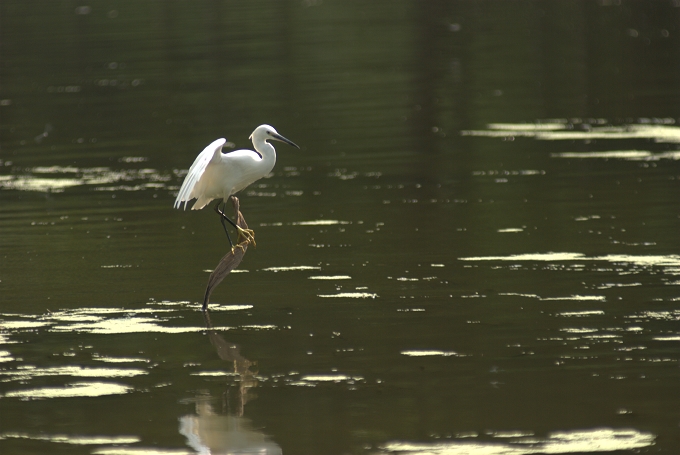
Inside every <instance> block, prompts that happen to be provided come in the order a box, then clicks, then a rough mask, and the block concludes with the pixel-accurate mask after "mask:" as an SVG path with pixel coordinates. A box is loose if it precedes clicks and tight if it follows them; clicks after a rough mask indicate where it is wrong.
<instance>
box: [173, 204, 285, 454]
mask: <svg viewBox="0 0 680 455" xmlns="http://www.w3.org/2000/svg"><path fill="white" fill-rule="evenodd" d="M231 201H232V203H233V205H234V211H235V214H236V217H235V218H236V220H237V224H238V225H239V227H241V228H243V229H244V230H245V229H248V225H247V224H246V222H245V219H244V218H243V214H242V213H241V212H240V211H239V201H238V199H237V198H235V197H233V196H232V198H231ZM250 241H251V240H250V239H249V238H247V237H243V236H241V235H239V243H238V244H237V245H236V247H234V248H232V250H231V251H230V252H228V253H227V254H226V255H225V256H224V257H223V258H222V260H221V261H220V263H219V264H218V265H217V267H215V270H214V271H213V273H212V274H211V275H210V278H209V280H208V286H207V288H206V291H205V297H204V301H203V317H204V318H205V324H206V328H207V334H208V339H209V340H210V344H212V345H213V347H214V348H215V350H216V351H217V355H218V356H219V358H220V359H222V360H224V361H226V362H230V363H232V364H233V368H234V375H228V376H226V377H227V378H228V379H229V380H230V382H231V380H234V381H235V382H236V383H237V384H238V392H237V393H235V394H234V393H233V392H234V390H233V389H234V387H228V388H227V390H226V391H224V392H223V393H222V394H221V397H219V398H216V397H213V396H212V395H211V394H210V392H209V391H203V392H201V393H199V394H198V396H196V398H195V403H196V414H191V415H186V416H183V417H180V419H179V420H180V426H179V431H180V433H181V434H183V435H184V436H185V437H186V438H187V444H188V445H189V446H190V447H192V448H193V449H194V450H196V451H197V452H198V453H202V454H204V453H205V454H208V453H210V454H250V453H257V454H262V455H280V454H281V453H282V451H281V447H279V445H278V444H276V443H275V442H273V441H271V440H270V439H269V438H268V437H267V436H266V435H265V434H264V433H263V432H261V431H258V430H257V429H255V428H254V426H253V424H252V423H251V421H250V419H247V418H245V417H244V413H245V405H246V403H248V401H249V400H251V399H253V398H255V396H254V394H253V393H252V392H251V389H253V388H255V387H257V384H258V380H257V378H256V377H255V375H256V374H257V371H253V370H251V368H252V367H254V366H255V362H253V361H251V360H248V359H246V358H245V357H243V356H242V355H241V348H240V346H239V345H237V344H235V343H231V342H229V341H226V340H225V339H224V338H223V337H222V335H221V334H219V333H218V332H217V331H215V330H213V325H212V321H211V320H210V313H209V312H208V303H209V300H210V294H211V292H212V290H213V289H214V288H215V286H217V285H218V284H219V283H220V282H221V281H222V279H223V278H224V277H225V276H227V275H228V274H229V273H230V272H231V271H232V270H233V269H234V268H236V266H238V264H240V262H241V260H242V259H243V256H244V255H245V252H246V250H247V248H248V244H249V243H250ZM232 378H233V379H232ZM234 395H236V396H234ZM216 404H218V405H219V406H220V409H219V410H216V409H215V408H216Z"/></svg>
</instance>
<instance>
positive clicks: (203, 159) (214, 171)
mask: <svg viewBox="0 0 680 455" xmlns="http://www.w3.org/2000/svg"><path fill="white" fill-rule="evenodd" d="M249 139H251V140H252V141H253V146H254V147H255V150H256V151H252V150H235V151H233V152H228V153H223V152H222V147H223V146H224V144H225V143H226V142H227V140H226V139H224V138H222V139H217V140H216V141H214V142H213V143H212V144H210V145H209V146H207V147H206V148H205V149H204V150H203V151H202V152H201V153H200V154H199V155H198V157H196V160H195V161H194V164H192V165H191V167H190V168H189V172H188V173H187V175H186V177H184V183H182V187H181V188H180V190H179V193H178V194H177V199H175V204H174V207H175V208H176V209H179V208H182V203H184V209H185V210H186V208H187V203H188V202H189V201H190V200H192V199H196V202H194V205H193V206H192V207H191V210H200V209H202V208H203V207H205V206H206V205H208V204H209V203H210V201H212V200H213V199H218V202H217V204H216V205H215V211H216V212H217V213H218V214H219V215H220V217H221V222H222V226H223V227H224V232H226V233H227V239H229V244H230V245H231V247H232V249H233V247H234V244H233V243H232V242H231V238H230V237H229V232H227V226H226V225H225V224H224V220H227V221H229V223H231V225H232V226H234V227H235V228H236V230H237V231H238V232H239V234H241V235H243V236H244V237H245V238H246V239H248V240H251V241H253V244H254V243H255V242H254V240H255V239H254V237H253V231H252V230H250V229H248V230H244V229H241V228H240V227H239V226H237V225H236V223H234V222H233V221H232V220H231V219H230V218H229V217H227V215H225V213H224V208H223V209H222V210H221V211H220V209H219V205H220V203H222V202H224V204H225V205H226V203H227V201H228V200H229V197H231V195H232V194H236V193H237V192H239V191H241V190H242V189H244V188H245V187H247V186H248V185H250V184H251V183H253V182H255V181H256V180H259V179H261V178H262V177H264V176H265V175H267V174H268V173H269V172H271V170H272V169H273V168H274V164H276V150H275V149H274V146H273V145H271V144H270V143H269V142H267V141H269V140H276V141H281V142H285V143H286V144H289V145H292V146H293V147H297V148H300V147H298V146H297V145H296V144H295V143H294V142H292V141H290V140H288V139H286V138H285V137H283V136H281V135H280V134H279V133H277V132H276V130H275V129H274V128H273V127H271V126H269V125H260V126H258V127H257V128H255V131H253V134H251V135H250V138H249Z"/></svg>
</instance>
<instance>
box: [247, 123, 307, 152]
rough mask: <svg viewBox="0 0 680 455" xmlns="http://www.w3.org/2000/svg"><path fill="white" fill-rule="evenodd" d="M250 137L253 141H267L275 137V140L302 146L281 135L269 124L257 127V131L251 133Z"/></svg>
mask: <svg viewBox="0 0 680 455" xmlns="http://www.w3.org/2000/svg"><path fill="white" fill-rule="evenodd" d="M249 139H250V140H252V141H253V142H260V141H264V142H266V141H268V140H271V139H273V140H275V141H281V142H285V143H286V144H288V145H292V146H293V147H297V148H300V147H299V146H298V145H297V144H296V143H295V142H293V141H290V140H288V139H286V138H285V137H283V136H281V135H280V134H279V133H277V132H276V130H275V129H274V127H273V126H269V125H260V126H258V127H257V128H255V131H253V134H251V135H250V138H249Z"/></svg>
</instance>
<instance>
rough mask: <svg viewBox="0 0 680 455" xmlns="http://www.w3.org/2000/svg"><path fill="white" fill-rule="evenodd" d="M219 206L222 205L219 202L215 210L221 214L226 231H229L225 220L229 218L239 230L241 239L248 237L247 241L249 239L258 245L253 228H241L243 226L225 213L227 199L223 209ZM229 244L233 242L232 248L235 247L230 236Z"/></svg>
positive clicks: (230, 222)
mask: <svg viewBox="0 0 680 455" xmlns="http://www.w3.org/2000/svg"><path fill="white" fill-rule="evenodd" d="M219 207H220V204H219V203H217V204H216V205H215V211H216V212H217V213H218V214H219V215H220V217H221V221H222V226H223V227H224V232H227V226H226V225H225V224H224V220H227V221H228V222H229V224H231V225H232V226H234V228H235V229H236V230H237V231H238V234H239V239H240V238H241V237H243V238H244V239H246V240H247V241H249V242H250V243H252V244H253V246H256V245H255V231H253V230H252V229H243V228H241V226H239V225H238V224H236V223H234V222H233V221H232V220H231V218H229V217H228V216H227V215H226V214H225V213H224V211H225V210H226V208H227V202H226V201H225V202H224V206H223V207H222V210H220V208H219ZM227 238H229V233H228V232H227ZM229 244H231V248H232V249H233V248H234V244H233V243H231V239H230V238H229Z"/></svg>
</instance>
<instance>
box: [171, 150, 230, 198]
mask: <svg viewBox="0 0 680 455" xmlns="http://www.w3.org/2000/svg"><path fill="white" fill-rule="evenodd" d="M226 142H227V140H226V139H224V138H222V139H217V140H216V141H215V142H213V143H212V144H210V145H209V146H207V147H206V148H205V149H203V151H202V152H201V153H199V155H198V156H197V157H196V160H195V161H194V164H192V165H191V167H190V168H189V172H188V173H187V175H186V177H184V183H182V187H181V188H180V189H179V193H177V199H175V204H174V207H175V208H176V209H179V208H181V206H182V202H184V209H185V210H186V208H187V202H189V201H190V200H191V199H192V197H191V192H192V191H193V189H194V186H196V184H197V183H198V181H199V180H201V176H202V175H203V172H205V168H206V167H208V164H210V162H211V161H212V159H213V157H214V156H215V154H217V153H221V151H222V147H223V146H224V144H225V143H226ZM218 156H219V155H218Z"/></svg>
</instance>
